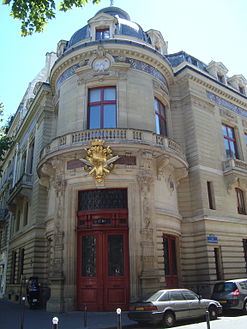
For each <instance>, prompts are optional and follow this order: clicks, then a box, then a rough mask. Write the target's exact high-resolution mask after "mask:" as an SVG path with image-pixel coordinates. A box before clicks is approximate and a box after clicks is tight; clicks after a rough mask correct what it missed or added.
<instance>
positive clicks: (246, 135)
mask: <svg viewBox="0 0 247 329" xmlns="http://www.w3.org/2000/svg"><path fill="white" fill-rule="evenodd" d="M244 138H245V145H246V147H247V133H245V134H244Z"/></svg>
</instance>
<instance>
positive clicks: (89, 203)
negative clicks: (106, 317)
mask: <svg viewBox="0 0 247 329" xmlns="http://www.w3.org/2000/svg"><path fill="white" fill-rule="evenodd" d="M79 199H80V200H81V202H79V211H78V214H77V216H78V231H77V255H78V258H77V306H78V309H81V310H83V309H84V307H85V305H86V306H87V309H88V310H89V311H112V310H116V309H117V308H118V307H120V308H121V309H123V310H125V309H127V308H128V303H129V249H128V245H129V243H128V209H127V201H126V200H127V191H126V190H122V189H114V190H100V191H83V192H81V193H80V194H79ZM110 207H112V209H110Z"/></svg>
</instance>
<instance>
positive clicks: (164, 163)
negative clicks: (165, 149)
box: [156, 156, 170, 180]
mask: <svg viewBox="0 0 247 329" xmlns="http://www.w3.org/2000/svg"><path fill="white" fill-rule="evenodd" d="M169 162H170V160H169V158H168V157H167V156H160V157H159V158H157V160H156V166H157V179H158V180H161V177H162V176H163V177H164V176H165V173H166V171H167V167H168V165H169Z"/></svg>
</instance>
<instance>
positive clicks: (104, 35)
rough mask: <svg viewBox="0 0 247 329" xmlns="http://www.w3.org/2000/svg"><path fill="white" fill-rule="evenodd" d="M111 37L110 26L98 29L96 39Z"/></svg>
mask: <svg viewBox="0 0 247 329" xmlns="http://www.w3.org/2000/svg"><path fill="white" fill-rule="evenodd" d="M109 38H110V30H109V28H104V29H96V33H95V39H96V40H104V39H109Z"/></svg>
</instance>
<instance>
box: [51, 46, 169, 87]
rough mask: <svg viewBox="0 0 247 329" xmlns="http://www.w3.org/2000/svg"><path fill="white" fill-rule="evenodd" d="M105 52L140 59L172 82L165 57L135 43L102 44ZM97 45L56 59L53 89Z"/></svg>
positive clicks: (92, 54) (94, 50) (93, 51)
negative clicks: (62, 75)
mask: <svg viewBox="0 0 247 329" xmlns="http://www.w3.org/2000/svg"><path fill="white" fill-rule="evenodd" d="M102 45H103V46H104V48H105V50H106V52H107V53H109V54H110V55H112V56H123V57H131V58H133V59H137V60H142V61H145V62H147V63H148V64H150V65H152V66H154V67H155V68H156V69H157V70H159V71H161V72H162V73H163V74H164V75H165V77H166V79H167V81H168V83H169V84H171V83H173V72H172V69H171V67H170V65H169V63H168V62H166V61H165V59H162V58H160V57H158V56H157V55H156V54H153V53H150V52H149V51H148V50H147V49H144V48H143V49H142V50H143V52H141V51H140V50H139V47H135V44H134V43H132V44H131V45H129V46H128V47H126V45H122V44H115V45H112V44H105V43H104V44H102ZM97 46H98V45H92V46H88V47H87V49H85V48H82V49H78V50H76V51H74V52H72V53H69V54H68V55H67V56H64V57H63V58H61V59H60V60H58V61H57V62H56V63H55V65H54V67H53V69H52V72H51V80H50V83H51V86H52V89H53V90H54V89H55V84H56V81H57V79H58V78H59V76H60V75H61V74H62V73H63V72H64V71H65V70H66V69H68V68H69V67H71V66H72V65H75V64H78V63H80V61H82V60H85V59H89V58H90V57H91V56H94V55H95V52H96V49H97ZM133 48H135V49H133Z"/></svg>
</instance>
